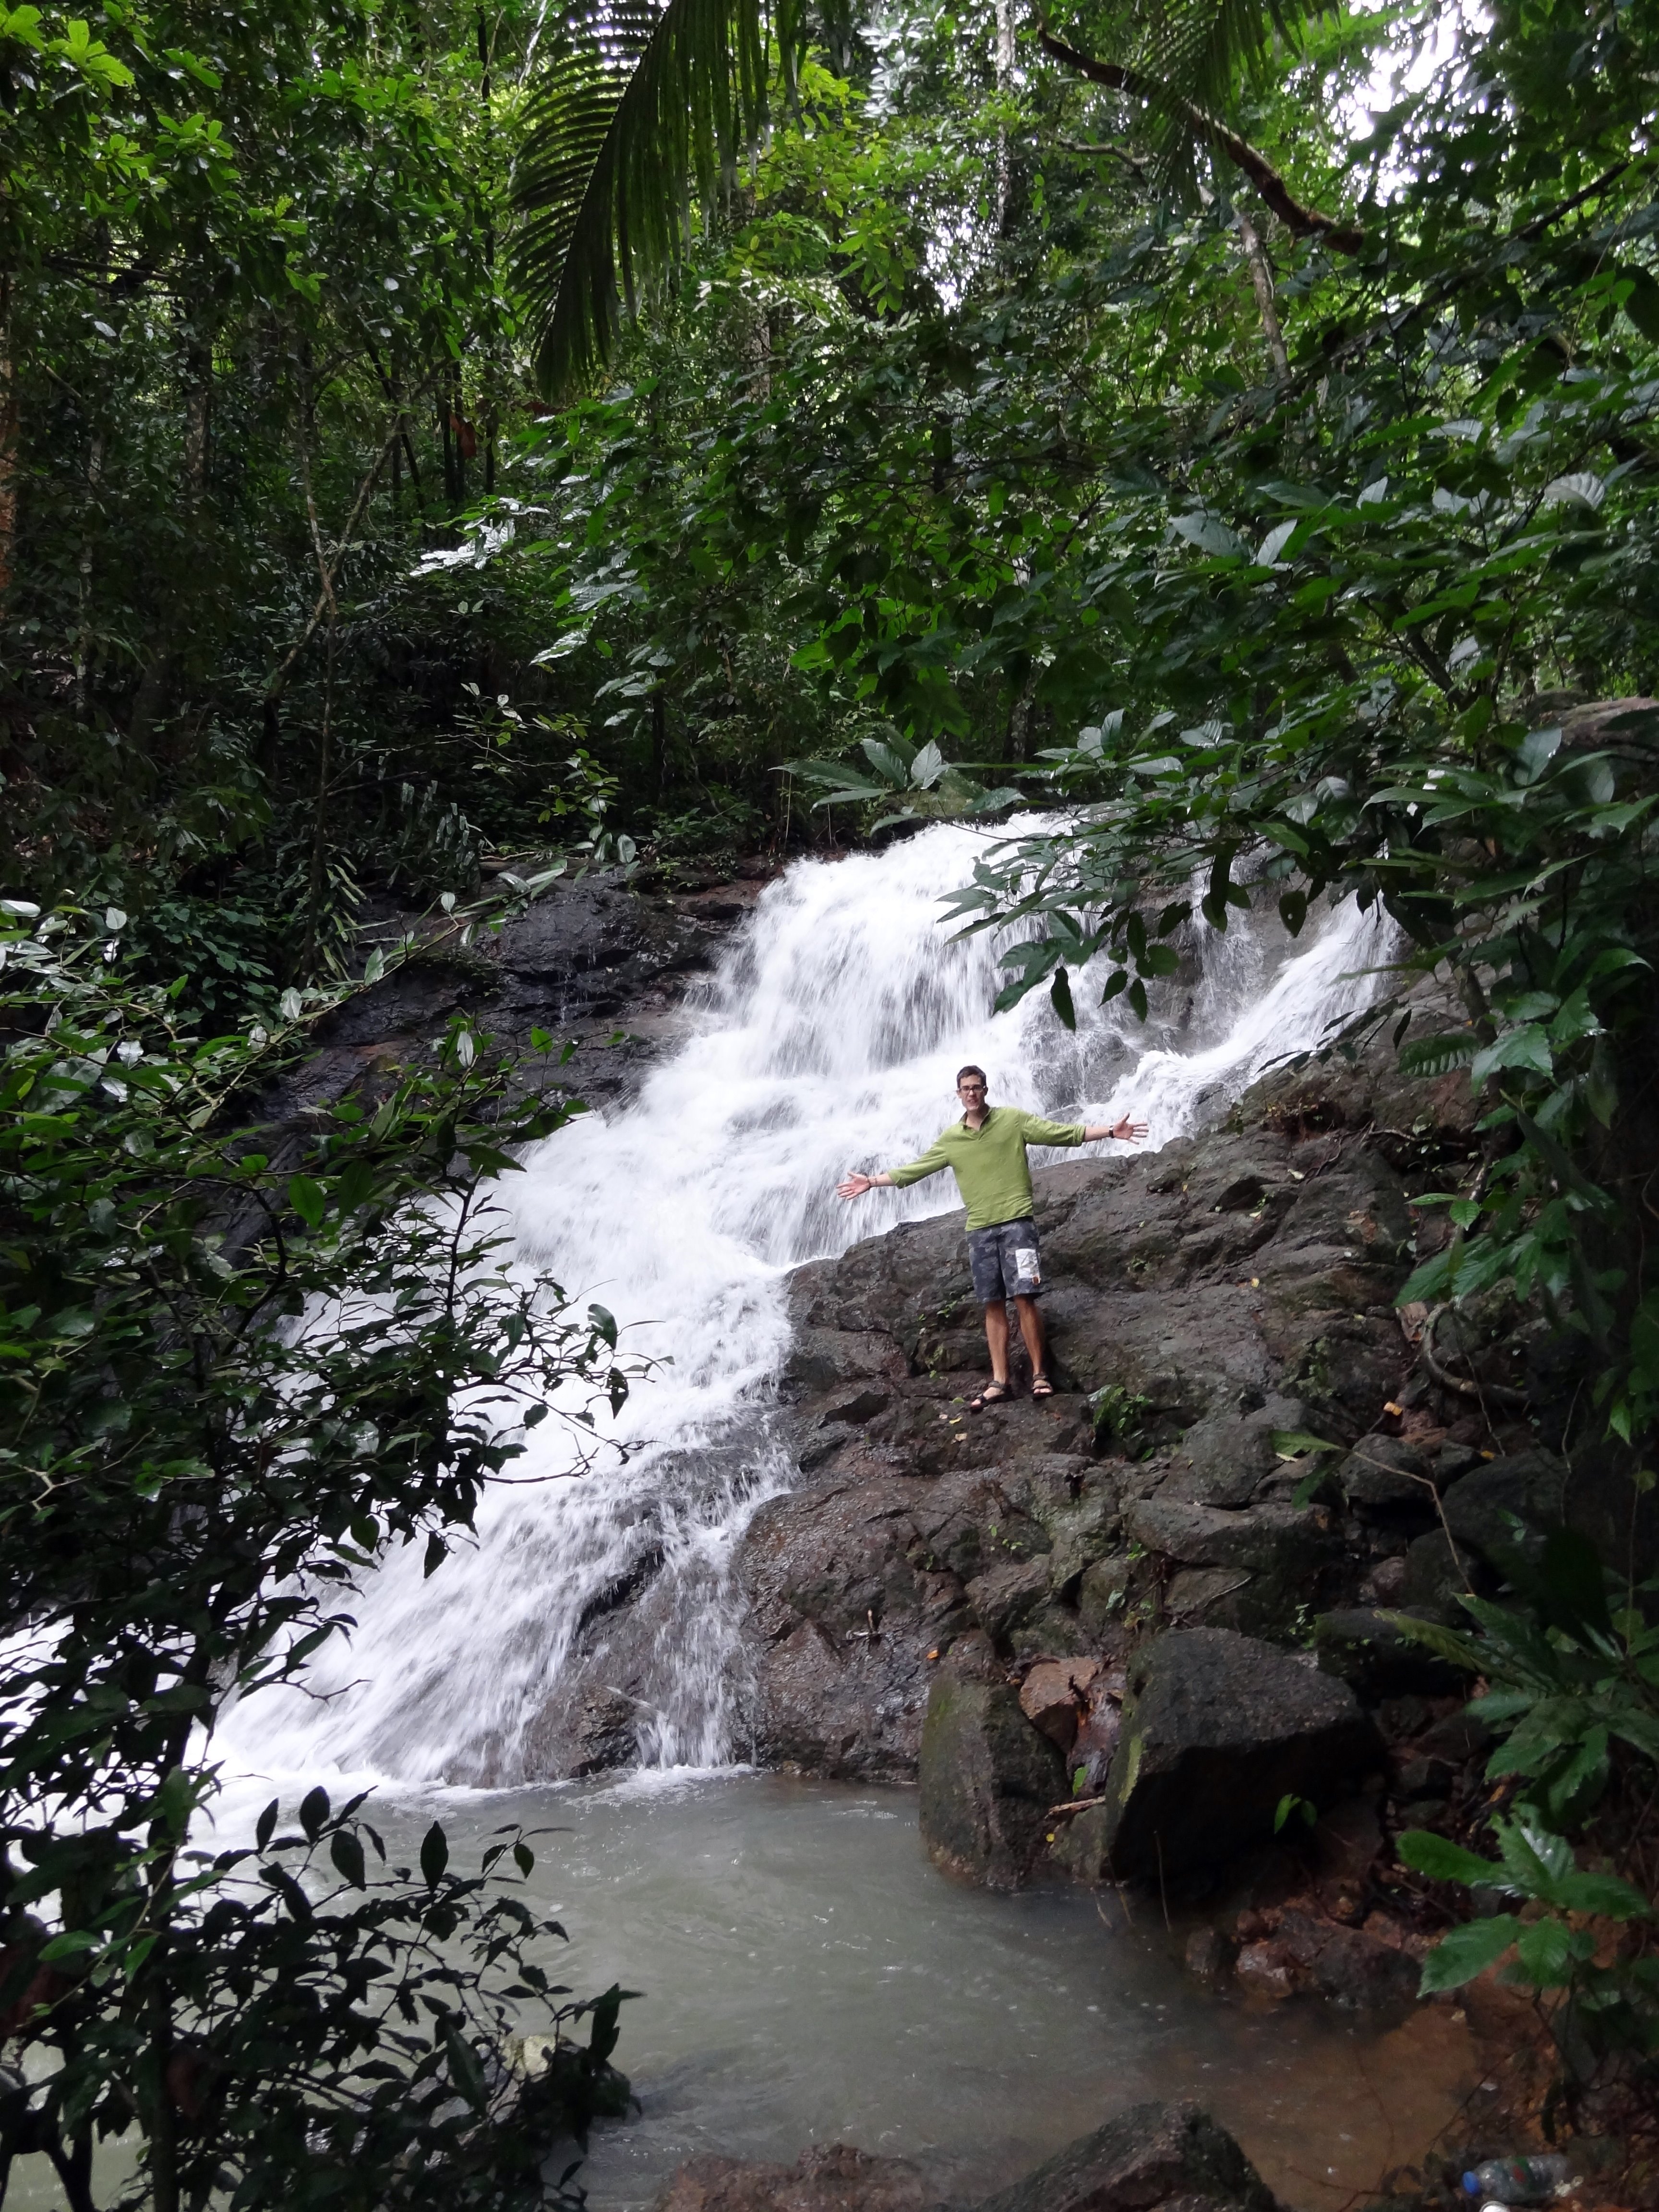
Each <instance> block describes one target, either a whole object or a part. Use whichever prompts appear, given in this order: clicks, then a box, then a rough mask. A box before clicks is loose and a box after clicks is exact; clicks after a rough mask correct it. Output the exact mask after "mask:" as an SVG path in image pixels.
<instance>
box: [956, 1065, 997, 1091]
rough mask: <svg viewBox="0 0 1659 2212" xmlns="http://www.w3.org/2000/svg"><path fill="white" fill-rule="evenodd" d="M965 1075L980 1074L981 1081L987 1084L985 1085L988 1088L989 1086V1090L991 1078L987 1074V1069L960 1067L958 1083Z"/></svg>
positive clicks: (958, 1069)
mask: <svg viewBox="0 0 1659 2212" xmlns="http://www.w3.org/2000/svg"><path fill="white" fill-rule="evenodd" d="M964 1075H976V1076H978V1078H979V1079H980V1081H981V1083H983V1084H984V1085H985V1086H986V1088H987V1090H988V1089H989V1088H990V1080H989V1078H988V1077H987V1075H986V1073H985V1070H984V1069H983V1068H982V1067H959V1068H957V1082H958V1083H960V1082H961V1080H962V1079H963V1076H964Z"/></svg>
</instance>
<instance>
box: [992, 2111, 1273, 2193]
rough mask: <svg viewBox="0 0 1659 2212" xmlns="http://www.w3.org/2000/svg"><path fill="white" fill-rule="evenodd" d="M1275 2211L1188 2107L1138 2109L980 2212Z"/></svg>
mask: <svg viewBox="0 0 1659 2212" xmlns="http://www.w3.org/2000/svg"><path fill="white" fill-rule="evenodd" d="M1177 2204H1178V2205H1181V2206H1182V2208H1183V2212H1184V2208H1188V2207H1190V2208H1191V2212H1200V2208H1207V2207H1210V2206H1214V2207H1215V2208H1217V2212H1222V2208H1224V2207H1225V2208H1228V2212H1231V2208H1233V2207H1237V2208H1238V2212H1275V2209H1276V2207H1277V2205H1278V2199H1277V2198H1276V2197H1274V2196H1273V2192H1272V2191H1270V2190H1269V2189H1268V2187H1267V2184H1266V2183H1265V2182H1264V2181H1263V2180H1262V2179H1261V2176H1260V2175H1259V2174H1258V2173H1257V2172H1256V2171H1255V2167H1254V2166H1252V2165H1251V2164H1250V2162H1249V2160H1248V2159H1247V2158H1246V2157H1245V2155H1244V2154H1243V2151H1242V2150H1241V2149H1240V2148H1239V2147H1238V2145H1237V2143H1236V2142H1234V2141H1233V2138H1232V2137H1231V2136H1230V2135H1229V2134H1228V2133H1227V2131H1226V2130H1225V2128H1220V2127H1218V2126H1217V2125H1216V2124H1215V2122H1214V2121H1213V2120H1212V2118H1210V2116H1209V2114H1208V2113H1207V2112H1203V2111H1201V2110H1200V2108H1199V2106H1196V2105H1190V2104H1180V2105H1164V2104H1145V2105H1136V2106H1133V2109H1132V2110H1130V2111H1129V2112H1124V2113H1121V2114H1120V2115H1119V2117H1118V2118H1116V2119H1115V2120H1109V2121H1108V2122H1107V2123H1106V2124H1105V2126H1104V2127H1103V2128H1097V2129H1096V2130H1095V2132H1094V2133H1093V2134H1092V2135H1089V2136H1082V2137H1081V2138H1080V2139H1079V2141H1078V2142H1074V2143H1069V2144H1067V2146H1066V2148H1065V2149H1064V2150H1062V2151H1060V2152H1059V2153H1057V2154H1056V2155H1055V2156H1054V2157H1053V2158H1051V2159H1049V2160H1048V2161H1047V2163H1046V2164H1044V2165H1042V2166H1039V2167H1038V2168H1037V2170H1036V2172H1035V2173H1032V2174H1029V2175H1027V2177H1026V2179H1024V2181H1019V2182H1016V2183H1015V2185H1014V2186H1013V2187H1012V2189H1005V2190H1002V2191H1000V2192H999V2193H998V2194H997V2195H996V2196H994V2197H987V2198H986V2199H985V2201H984V2204H983V2207H982V2208H981V2212H1141V2208H1143V2207H1152V2206H1156V2205H1170V2206H1174V2205H1177Z"/></svg>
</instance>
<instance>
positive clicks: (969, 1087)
mask: <svg viewBox="0 0 1659 2212" xmlns="http://www.w3.org/2000/svg"><path fill="white" fill-rule="evenodd" d="M984 1089H985V1085H983V1084H982V1083H958V1084H957V1090H958V1091H962V1092H963V1093H964V1094H965V1093H967V1092H968V1091H979V1092H981V1094H982V1093H983V1091H984Z"/></svg>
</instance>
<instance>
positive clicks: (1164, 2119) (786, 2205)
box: [656, 2104, 1279, 2212]
mask: <svg viewBox="0 0 1659 2212" xmlns="http://www.w3.org/2000/svg"><path fill="white" fill-rule="evenodd" d="M1164 2206H1168V2207H1169V2208H1170V2212H1175V2208H1176V2207H1179V2208H1180V2212H1279V2200H1278V2198H1277V2197H1274V2196H1273V2192H1272V2191H1271V2190H1269V2189H1268V2187H1267V2184H1266V2183H1265V2182H1264V2181H1263V2180H1262V2179H1261V2176H1260V2175H1259V2174H1258V2173H1257V2172H1256V2171H1255V2168H1254V2166H1251V2164H1250V2162H1249V2160H1248V2159H1247V2158H1246V2157H1245V2155H1244V2154H1243V2151H1242V2150H1241V2149H1240V2148H1239V2147H1238V2145H1237V2143H1236V2142H1234V2141H1233V2139H1232V2137H1231V2136H1230V2135H1229V2134H1227V2132H1226V2131H1225V2129H1222V2128H1218V2126H1217V2125H1216V2124H1215V2122H1214V2121H1213V2120H1212V2119H1211V2118H1210V2117H1209V2115H1208V2114H1207V2113H1206V2112H1200V2110H1199V2109H1198V2107H1197V2106H1195V2105H1160V2104H1146V2105H1137V2106H1134V2108H1133V2110H1132V2111H1130V2112H1124V2113H1122V2114H1121V2115H1120V2116H1119V2117H1118V2118H1116V2119H1114V2120H1109V2121H1108V2122H1107V2124H1105V2126H1104V2127H1102V2128H1097V2129H1096V2130H1095V2132H1094V2133H1093V2134H1092V2135H1089V2136H1082V2137H1080V2138H1079V2141H1078V2142H1073V2143H1069V2144H1067V2146H1066V2148H1065V2149H1064V2150H1062V2151H1060V2152H1059V2153H1058V2154H1056V2155H1055V2156H1054V2157H1053V2158H1051V2159H1049V2160H1048V2162H1047V2163H1046V2164H1045V2165H1042V2166H1039V2167H1038V2168H1037V2169H1036V2172H1035V2173H1031V2174H1028V2175H1027V2176H1026V2178H1025V2179H1024V2180H1023V2181H1018V2182H1016V2183H1015V2184H1014V2185H1013V2187H1012V2188H1011V2189H1005V2190H1003V2191H1000V2193H999V2194H998V2195H996V2196H994V2197H986V2198H984V2199H982V2200H981V2203H980V2205H979V2206H978V2208H977V2212H1159V2208H1160V2207H1164ZM656 2212H945V2205H944V2203H942V2201H941V2199H940V2197H939V2191H938V2189H937V2187H936V2186H935V2185H934V2184H933V2182H932V2181H931V2180H930V2179H929V2177H928V2175H927V2172H925V2171H924V2170H923V2168H922V2167H921V2166H917V2165H915V2164H913V2163H912V2161H911V2160H908V2159H902V2158H873V2157H872V2156H871V2155H870V2154H869V2153H868V2152H866V2151H861V2150H854V2149H853V2148H851V2147H850V2146H849V2145H848V2144H846V2143H828V2144H820V2145H814V2147H813V2148H811V2150H808V2151H806V2152H804V2153H803V2154H802V2156H801V2158H800V2160H799V2163H798V2164H797V2165H795V2166H770V2165H763V2164H761V2163H759V2162H758V2161H754V2160H744V2159H732V2158H714V2157H707V2158H696V2159H693V2160H690V2163H689V2164H687V2165H685V2166H682V2167H681V2168H680V2170H679V2172H678V2173H677V2174H676V2175H675V2176H674V2179H672V2180H671V2182H670V2183H669V2185H668V2186H667V2188H666V2189H665V2191H663V2193H662V2195H661V2196H660V2197H659V2198H658V2200H657V2206H656Z"/></svg>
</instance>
